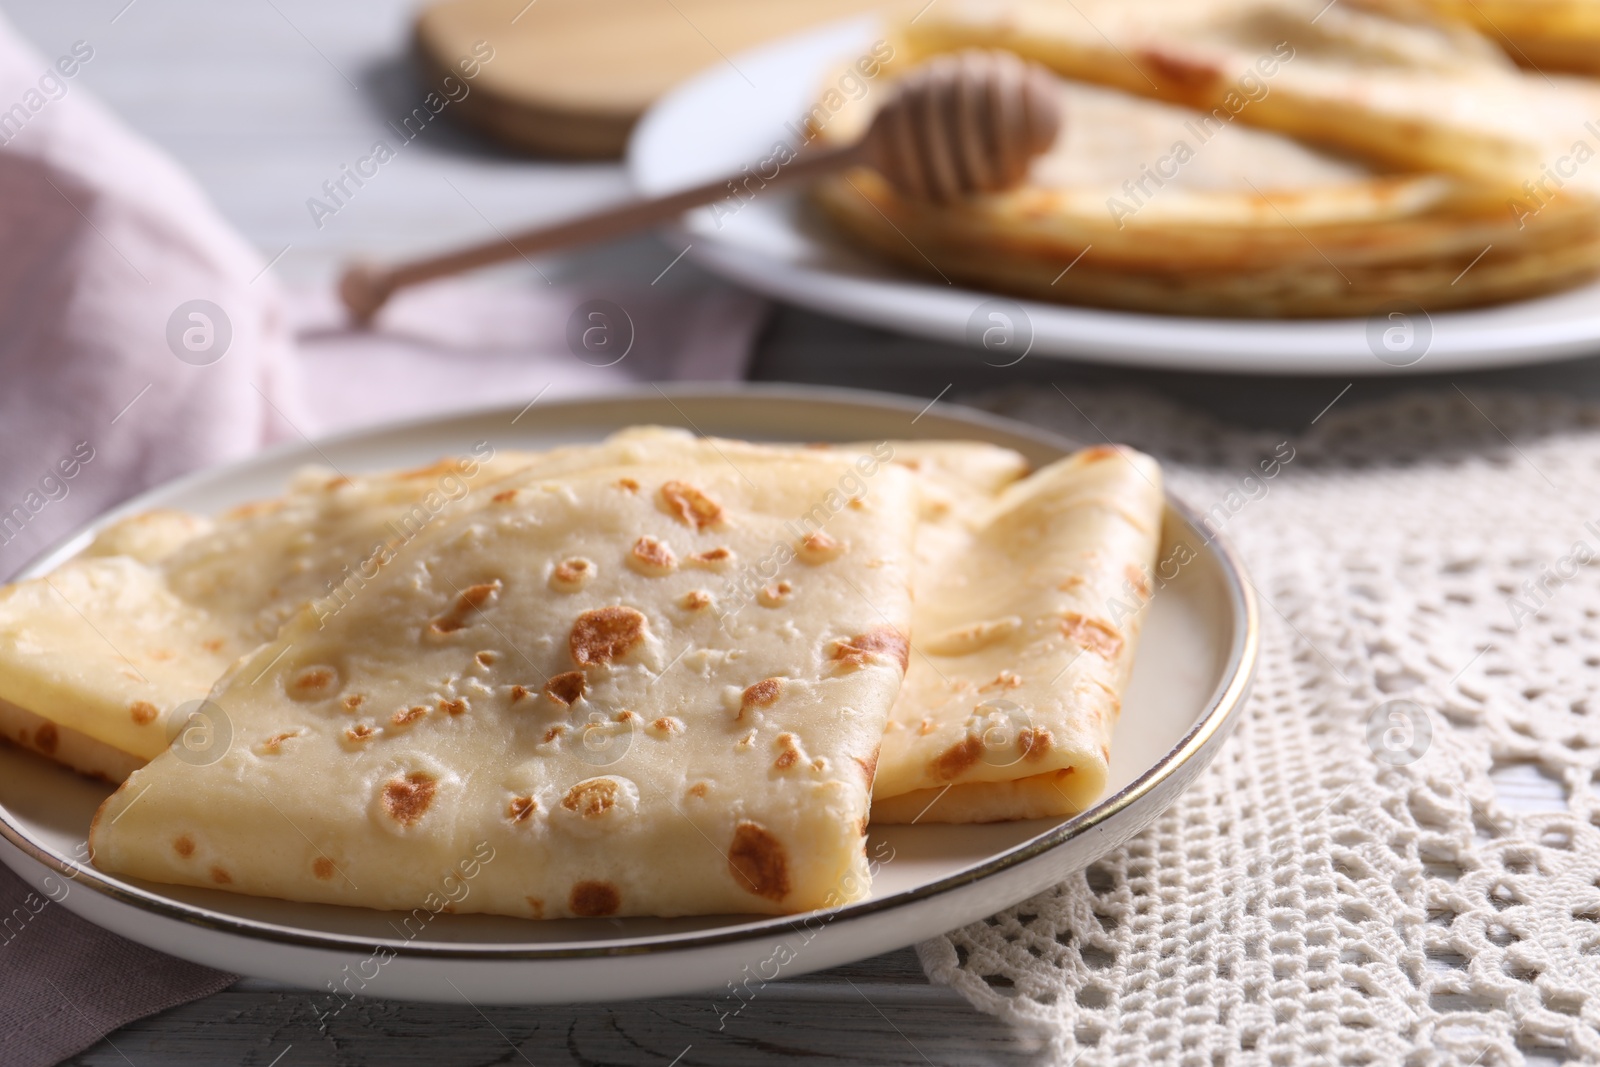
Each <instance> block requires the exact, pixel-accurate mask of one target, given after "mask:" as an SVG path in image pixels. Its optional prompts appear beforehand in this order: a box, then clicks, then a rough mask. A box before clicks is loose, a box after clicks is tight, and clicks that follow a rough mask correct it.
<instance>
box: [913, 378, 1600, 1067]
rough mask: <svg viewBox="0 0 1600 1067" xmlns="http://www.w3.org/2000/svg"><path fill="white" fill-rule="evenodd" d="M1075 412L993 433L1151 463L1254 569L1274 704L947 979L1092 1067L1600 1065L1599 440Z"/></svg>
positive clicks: (944, 941) (1422, 424)
mask: <svg viewBox="0 0 1600 1067" xmlns="http://www.w3.org/2000/svg"><path fill="white" fill-rule="evenodd" d="M1059 392H1060V391H1059V390H1056V391H1055V392H1051V391H1046V392H1044V393H1043V394H1042V395H1041V394H1035V395H1031V396H1021V395H1012V396H1005V397H998V398H995V397H991V398H989V399H988V401H987V402H980V404H981V406H985V407H988V408H990V409H992V410H995V411H999V412H1002V413H1004V414H1008V415H1011V416H1013V417H1017V418H1021V419H1024V420H1026V421H1030V422H1034V423H1037V424H1040V425H1043V426H1047V427H1049V428H1051V429H1054V430H1057V431H1059V432H1064V433H1067V434H1070V435H1071V436H1074V437H1076V438H1078V439H1080V440H1084V441H1088V442H1098V441H1101V440H1105V439H1108V438H1109V439H1114V440H1118V441H1125V442H1127V443H1130V444H1133V445H1135V446H1136V447H1139V448H1141V449H1144V450H1146V451H1148V452H1150V453H1151V454H1153V455H1155V456H1157V457H1159V458H1160V459H1161V460H1162V461H1163V462H1164V464H1165V466H1166V470H1167V475H1168V481H1169V485H1170V487H1171V488H1172V490H1173V491H1174V492H1175V493H1177V494H1178V495H1180V496H1181V497H1183V498H1184V499H1185V500H1187V501H1188V502H1189V503H1190V504H1192V505H1194V506H1195V507H1196V508H1197V509H1198V510H1201V511H1207V512H1209V513H1210V514H1211V515H1212V517H1213V518H1212V521H1213V522H1214V523H1216V524H1218V525H1220V527H1221V528H1222V529H1223V530H1224V531H1225V532H1226V534H1227V535H1228V536H1230V537H1231V538H1232V539H1233V541H1234V543H1235V544H1236V545H1237V546H1238V547H1239V549H1240V551H1241V553H1242V555H1243V556H1244V558H1245V560H1246V563H1247V565H1248V567H1249V568H1250V571H1251V576H1252V580H1253V581H1254V583H1255V585H1256V587H1257V589H1258V590H1259V592H1260V594H1261V597H1262V601H1263V603H1262V607H1261V614H1262V619H1263V633H1262V648H1261V661H1260V673H1259V676H1258V678H1257V681H1256V686H1255V691H1254V693H1253V695H1252V696H1251V698H1250V701H1249V705H1248V708H1247V711H1246V717H1245V718H1244V719H1243V721H1242V722H1241V724H1240V727H1239V729H1238V731H1237V733H1236V734H1235V735H1234V737H1233V738H1232V739H1231V740H1230V741H1229V742H1228V745H1227V747H1226V748H1225V749H1224V751H1223V752H1222V754H1221V755H1220V756H1219V757H1218V759H1217V761H1216V763H1215V764H1214V766H1213V767H1212V768H1211V769H1210V770H1209V771H1208V772H1207V773H1206V774H1205V775H1203V776H1202V777H1201V778H1200V779H1199V780H1198V781H1196V783H1195V784H1194V786H1193V787H1192V788H1191V789H1190V790H1189V791H1188V792H1187V793H1186V794H1185V795H1184V796H1183V797H1182V798H1181V799H1180V800H1179V801H1178V802H1177V803H1176V804H1175V805H1173V807H1172V808H1171V810H1170V811H1168V812H1167V813H1166V814H1165V815H1164V816H1162V817H1161V818H1160V819H1159V820H1157V821H1156V823H1155V824H1154V825H1153V826H1152V827H1151V828H1150V829H1149V830H1148V831H1146V832H1145V833H1144V834H1142V835H1140V836H1139V837H1137V838H1135V839H1134V840H1132V841H1131V842H1129V843H1128V844H1127V845H1126V846H1125V847H1123V848H1121V849H1119V850H1117V851H1116V852H1114V853H1112V854H1111V855H1109V856H1107V857H1105V858H1104V859H1103V860H1101V861H1099V862H1097V863H1095V864H1094V865H1092V866H1091V867H1090V868H1089V869H1088V870H1087V871H1085V872H1084V873H1082V874H1080V875H1077V876H1074V877H1073V878H1071V879H1069V880H1068V881H1067V882H1066V883H1064V884H1062V885H1060V886H1058V887H1056V888H1055V889H1053V890H1051V891H1050V892H1048V893H1045V894H1043V895H1042V896H1039V897H1037V898H1035V899H1033V900H1030V901H1028V902H1026V903H1025V904H1022V905H1020V906H1018V907H1016V908H1012V909H1010V910H1008V911H1005V912H1002V913H1001V914H999V915H996V916H994V917H992V918H990V919H988V920H985V921H984V922H982V923H977V924H974V925H972V926H969V927H966V928H964V929H961V930H956V931H953V932H952V933H950V934H947V935H945V936H944V937H940V938H936V939H934V940H932V941H928V942H925V943H924V944H922V945H921V946H919V950H918V951H919V954H920V956H921V958H922V961H923V965H924V967H925V968H926V970H927V972H928V975H929V976H930V978H931V979H932V980H934V981H935V982H938V983H941V984H947V985H950V986H952V987H954V988H955V989H956V990H958V991H960V992H961V993H962V994H963V995H965V996H966V997H967V998H968V999H969V1000H970V1001H971V1002H972V1003H973V1004H975V1005H976V1006H978V1007H979V1008H981V1009H983V1010H985V1011H989V1012H993V1013H995V1014H997V1015H1000V1016H1002V1017H1005V1018H1008V1019H1010V1020H1011V1021H1013V1022H1015V1023H1018V1024H1023V1025H1027V1026H1030V1027H1037V1028H1038V1029H1039V1030H1040V1031H1042V1032H1043V1034H1044V1035H1045V1037H1046V1039H1047V1041H1048V1042H1049V1046H1050V1049H1051V1051H1053V1052H1054V1053H1055V1054H1056V1056H1057V1057H1059V1059H1060V1061H1061V1062H1063V1063H1065V1062H1077V1063H1079V1064H1082V1065H1083V1067H1091V1065H1094V1064H1113V1063H1115V1064H1142V1063H1148V1062H1161V1063H1182V1064H1195V1065H1205V1067H1211V1065H1213V1064H1255V1063H1260V1064H1269V1063H1270V1064H1312V1063H1340V1064H1361V1063H1375V1064H1376V1063H1401V1062H1404V1063H1406V1064H1408V1065H1409V1064H1416V1065H1421V1064H1427V1063H1435V1062H1437V1063H1462V1064H1483V1065H1489V1064H1500V1063H1513V1064H1515V1063H1524V1062H1529V1061H1530V1060H1531V1061H1533V1062H1551V1061H1552V1060H1553V1061H1561V1060H1564V1059H1580V1060H1586V1061H1590V1062H1593V1061H1596V1060H1600V784H1597V782H1600V633H1597V631H1600V566H1597V565H1596V564H1600V492H1596V491H1595V489H1596V487H1597V486H1600V408H1596V407H1589V406H1582V405H1578V404H1575V403H1568V402H1565V401H1562V400H1560V399H1555V398H1549V399H1542V398H1541V399H1535V398H1528V397H1517V396H1494V395H1489V394H1485V395H1482V396H1480V395H1472V396H1469V395H1467V394H1466V393H1464V392H1461V391H1460V390H1457V389H1449V390H1445V391H1443V392H1442V393H1434V394H1431V395H1428V396H1417V397H1409V398H1405V399H1401V400H1395V401H1388V402H1385V403H1383V404H1381V405H1377V406H1372V407H1365V408H1358V407H1354V406H1346V407H1344V408H1341V407H1340V406H1337V405H1336V406H1334V407H1333V408H1332V410H1330V411H1328V412H1327V413H1326V414H1324V415H1323V416H1321V417H1319V419H1318V420H1317V421H1316V422H1315V424H1313V425H1312V426H1310V427H1309V428H1308V429H1306V431H1305V432H1303V433H1299V434H1294V435H1290V434H1284V433H1266V434H1246V433H1240V432H1236V431H1230V430H1227V429H1224V428H1222V427H1220V426H1218V425H1216V424H1214V423H1211V422H1210V421H1208V420H1206V419H1204V418H1201V417H1198V416H1195V415H1193V414H1191V413H1187V412H1185V411H1183V410H1180V409H1177V408H1174V407H1172V406H1171V405H1169V404H1166V403H1164V402H1162V401H1158V400H1155V399H1153V398H1150V397H1148V396H1138V395H1129V394H1111V393H1103V392H1102V393H1097V392H1091V391H1089V390H1083V391H1081V392H1079V391H1073V392H1071V393H1070V394H1060V395H1058V394H1059ZM1284 442H1287V449H1288V450H1290V451H1292V456H1293V458H1292V459H1291V460H1289V461H1288V462H1287V463H1282V465H1281V467H1280V468H1279V469H1278V470H1277V471H1276V476H1275V477H1272V478H1270V479H1269V478H1264V477H1263V476H1262V468H1261V466H1260V463H1261V461H1262V460H1263V459H1269V460H1270V459H1271V458H1274V457H1277V458H1279V459H1280V462H1281V457H1282V455H1283V454H1284V452H1285V448H1284V446H1283V444H1282V443H1284ZM1530 782H1531V783H1532V784H1534V785H1536V786H1542V787H1543V788H1533V789H1529V788H1527V785H1528V784H1529V783H1530ZM1508 783H1522V785H1521V787H1520V788H1519V789H1517V790H1509V789H1508ZM1512 793H1515V794H1516V796H1515V797H1513V796H1511V794H1512ZM1530 796H1531V797H1533V798H1534V799H1533V800H1532V801H1529V800H1528V799H1527V798H1528V797H1530ZM1540 797H1543V798H1544V799H1543V800H1540V799H1539V798H1540ZM1513 800H1515V802H1513Z"/></svg>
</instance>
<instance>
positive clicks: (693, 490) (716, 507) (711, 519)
mask: <svg viewBox="0 0 1600 1067" xmlns="http://www.w3.org/2000/svg"><path fill="white" fill-rule="evenodd" d="M661 502H662V504H664V505H665V506H666V509H667V511H668V512H669V513H670V514H672V515H676V516H677V517H678V519H679V521H681V522H683V523H684V524H685V525H688V526H693V527H694V528H695V529H696V530H703V529H705V528H706V527H707V526H711V525H714V524H716V523H718V522H720V521H722V505H721V504H719V503H717V502H716V501H715V500H713V499H711V497H709V496H707V495H706V494H705V492H704V491H703V490H701V489H700V488H699V487H697V486H693V485H690V484H689V483H688V482H680V481H670V482H667V483H666V484H665V485H663V486H662V487H661Z"/></svg>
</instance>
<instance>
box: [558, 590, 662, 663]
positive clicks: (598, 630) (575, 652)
mask: <svg viewBox="0 0 1600 1067" xmlns="http://www.w3.org/2000/svg"><path fill="white" fill-rule="evenodd" d="M644 630H645V618H644V614H643V613H642V612H640V611H638V610H636V609H634V608H629V607H623V606H622V605H620V604H617V605H612V606H610V607H604V608H591V609H590V610H588V611H586V612H584V613H583V614H582V615H579V616H578V621H577V622H575V623H573V624H572V635H571V636H570V637H569V638H568V639H567V646H568V648H569V649H570V650H571V653H572V660H573V662H574V663H576V664H577V665H578V666H580V667H587V666H589V665H590V664H592V663H609V662H611V661H612V660H614V659H618V658H620V657H622V656H625V655H627V654H628V652H629V651H631V650H632V649H633V648H634V646H636V645H638V644H639V643H640V642H641V641H643V640H644Z"/></svg>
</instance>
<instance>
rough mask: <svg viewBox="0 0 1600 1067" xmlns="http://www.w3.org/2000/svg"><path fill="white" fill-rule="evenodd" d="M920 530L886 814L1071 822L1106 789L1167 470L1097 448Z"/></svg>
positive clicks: (890, 737) (885, 783) (884, 776)
mask: <svg viewBox="0 0 1600 1067" xmlns="http://www.w3.org/2000/svg"><path fill="white" fill-rule="evenodd" d="M958 505H959V506H958V507H956V508H954V509H952V510H951V512H950V513H949V514H948V515H947V516H945V517H944V518H943V519H941V520H936V521H932V522H930V521H929V520H928V518H927V517H925V519H924V523H923V525H922V527H920V528H919V531H918V550H917V570H916V577H915V590H916V609H915V612H914V613H913V616H912V638H913V648H914V652H915V654H914V655H913V656H912V659H911V665H910V667H909V669H908V670H907V672H906V681H905V685H904V686H903V687H902V688H901V690H900V696H899V698H898V699H897V700H896V701H895V707H894V713H893V715H892V717H891V720H890V723H889V727H888V730H887V732H886V733H885V735H884V741H883V752H882V755H881V756H880V757H879V760H878V777H877V782H876V784H875V786H874V788H873V804H872V817H873V819H875V820H876V821H878V822H887V823H907V822H994V821H999V820H1006V819H1030V818H1040V817H1044V816H1054V815H1069V814H1075V813H1077V812H1079V811H1082V810H1084V809H1085V808H1087V807H1088V806H1089V805H1090V804H1092V803H1093V802H1094V801H1095V800H1097V799H1098V798H1099V796H1100V794H1101V793H1102V792H1103V791H1104V789H1105V782H1106V773H1107V770H1108V768H1109V765H1110V761H1111V735H1112V731H1113V730H1114V729H1115V727H1116V723H1117V718H1118V715H1119V714H1120V712H1121V707H1122V696H1123V694H1124V693H1125V692H1126V690H1127V684H1128V678H1129V675H1130V673H1131V671H1132V669H1133V657H1134V651H1135V648H1136V646H1137V643H1138V639H1139V630H1140V627H1141V625H1142V624H1143V619H1144V608H1145V604H1146V603H1147V602H1148V597H1145V598H1143V599H1140V600H1137V602H1136V603H1129V602H1127V598H1126V594H1125V590H1126V588H1127V586H1128V585H1129V583H1130V582H1131V583H1133V584H1134V586H1135V587H1136V588H1142V587H1144V586H1145V584H1146V581H1147V579H1146V577H1145V576H1146V575H1148V574H1149V573H1151V569H1152V568H1153V566H1154V564H1155V559H1156V551H1157V546H1158V545H1159V543H1160V540H1161V524H1162V513H1163V509H1164V498H1163V496H1162V493H1161V471H1160V468H1159V467H1158V466H1157V465H1156V464H1155V462H1154V461H1153V460H1151V459H1150V458H1149V457H1147V456H1144V455H1141V454H1139V453H1138V452H1135V451H1133V450H1131V449H1126V448H1111V447H1101V448H1091V449H1085V450H1084V451H1082V452H1078V453H1076V454H1074V455H1072V456H1069V457H1068V458H1066V459H1063V460H1060V461H1059V462H1057V463H1053V464H1051V465H1050V466H1048V467H1046V468H1044V469H1043V470H1041V471H1038V472H1037V473H1035V474H1032V475H1030V476H1029V477H1027V478H1025V479H1022V480H1021V481H1017V482H1013V483H1011V484H1010V485H1007V486H1005V487H1004V488H1002V489H1000V491H999V492H998V493H996V494H994V495H990V496H987V498H985V494H983V493H981V492H975V491H968V492H965V493H963V494H962V495H961V498H960V499H959V501H958Z"/></svg>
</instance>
